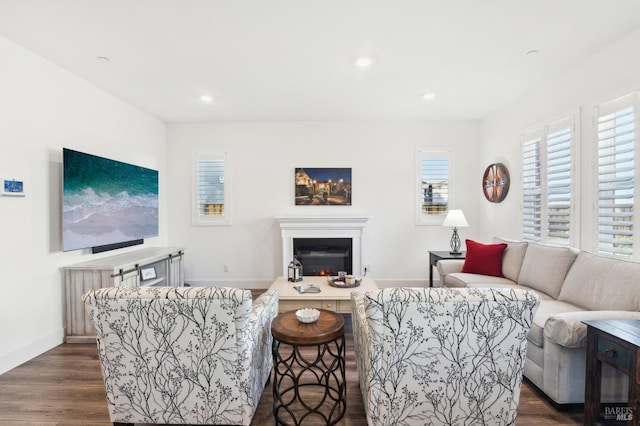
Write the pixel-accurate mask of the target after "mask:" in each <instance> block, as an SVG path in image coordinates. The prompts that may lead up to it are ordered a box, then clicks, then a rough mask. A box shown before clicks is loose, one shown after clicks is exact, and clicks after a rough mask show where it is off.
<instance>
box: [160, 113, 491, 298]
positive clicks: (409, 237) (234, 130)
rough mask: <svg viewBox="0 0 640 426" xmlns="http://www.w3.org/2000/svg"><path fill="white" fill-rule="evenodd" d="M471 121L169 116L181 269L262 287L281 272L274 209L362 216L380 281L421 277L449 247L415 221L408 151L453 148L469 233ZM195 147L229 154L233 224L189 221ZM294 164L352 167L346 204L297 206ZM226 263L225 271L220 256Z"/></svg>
mask: <svg viewBox="0 0 640 426" xmlns="http://www.w3.org/2000/svg"><path fill="white" fill-rule="evenodd" d="M477 134H478V125H477V122H429V123H424V122H410V121H407V122H286V123H223V124H209V123H202V124H193V123H182V124H169V125H168V143H169V151H168V153H169V158H170V161H169V175H170V179H169V196H170V199H171V202H170V205H169V217H170V218H171V221H170V223H169V235H170V243H171V245H184V246H185V247H186V256H185V275H186V280H187V281H188V282H192V283H195V284H201V285H204V284H209V283H211V282H216V283H218V284H226V285H237V286H242V287H247V288H266V287H268V286H269V285H270V284H271V282H272V281H273V279H274V278H275V277H277V276H279V275H282V249H281V237H280V228H279V225H278V223H277V222H276V220H275V217H276V216H279V215H298V214H299V215H314V214H315V215H318V214H319V215H331V214H336V215H340V214H342V215H364V216H368V217H369V222H368V224H367V225H366V227H365V229H364V236H363V261H364V262H365V263H369V264H370V265H371V276H372V277H373V278H375V279H376V280H377V281H378V283H379V284H381V285H398V284H400V283H402V284H405V285H424V283H425V282H426V280H427V279H428V253H427V252H428V250H446V249H449V239H450V237H451V229H449V228H442V227H440V226H416V225H415V224H414V193H415V192H414V191H415V185H414V178H415V174H414V161H415V160H414V155H415V153H414V151H415V148H416V147H434V148H435V147H448V148H451V149H452V150H453V151H454V153H453V155H454V158H453V164H454V170H453V175H454V178H455V191H457V192H456V198H455V199H456V202H455V204H456V205H455V206H454V207H455V208H461V209H463V210H464V212H465V214H466V215H467V219H468V221H469V223H470V224H471V225H472V226H471V227H470V228H464V229H463V230H462V232H461V235H462V238H463V239H464V238H466V237H472V236H473V235H474V234H475V233H476V232H477V224H478V220H479V219H478V215H477V213H476V212H477V201H478V194H481V190H480V177H478V176H477V175H474V174H473V173H469V170H474V169H475V168H476V167H475V164H476V157H477V148H476V146H477ZM194 151H203V152H207V151H210V152H215V151H227V152H229V154H230V156H231V168H232V172H231V174H232V176H231V187H232V191H233V192H232V196H233V225H232V226H230V227H192V226H191V218H190V214H191V209H190V206H191V189H190V188H191V184H190V176H191V175H190V161H191V155H192V153H193V152H194ZM296 167H351V168H352V178H353V201H352V206H340V207H336V206H295V205H294V201H293V194H294V181H293V178H294V170H295V168H296ZM225 264H228V265H229V266H230V272H228V273H225V272H223V269H224V268H223V265H225Z"/></svg>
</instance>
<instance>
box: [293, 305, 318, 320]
mask: <svg viewBox="0 0 640 426" xmlns="http://www.w3.org/2000/svg"><path fill="white" fill-rule="evenodd" d="M319 316H320V311H319V310H317V309H313V308H304V309H298V310H297V311H296V317H298V321H300V322H304V323H311V322H314V321H317V320H318V317H319Z"/></svg>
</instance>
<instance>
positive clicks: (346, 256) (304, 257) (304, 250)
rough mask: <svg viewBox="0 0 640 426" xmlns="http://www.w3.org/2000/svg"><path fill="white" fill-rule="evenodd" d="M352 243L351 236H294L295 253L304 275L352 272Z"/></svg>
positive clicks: (332, 274) (333, 274)
mask: <svg viewBox="0 0 640 426" xmlns="http://www.w3.org/2000/svg"><path fill="white" fill-rule="evenodd" d="M352 244H353V243H352V239H351V238H294V239H293V254H294V255H295V256H296V257H297V258H298V260H299V261H300V263H302V267H303V273H304V275H307V276H309V275H313V276H323V275H326V276H335V275H338V271H346V272H347V274H352V273H353V270H352V265H353V258H352V256H353V247H352Z"/></svg>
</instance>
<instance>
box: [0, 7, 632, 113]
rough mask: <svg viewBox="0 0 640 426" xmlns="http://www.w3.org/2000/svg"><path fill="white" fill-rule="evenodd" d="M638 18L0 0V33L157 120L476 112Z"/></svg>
mask: <svg viewBox="0 0 640 426" xmlns="http://www.w3.org/2000/svg"><path fill="white" fill-rule="evenodd" d="M639 27H640V1H638V0H518V1H516V0H393V1H392V0H0V35H3V36H5V37H6V38H8V39H10V40H13V41H15V42H17V43H18V44H20V45H22V46H24V47H26V48H27V49H29V50H32V51H34V52H36V53H37V54H39V55H41V56H42V57H44V58H46V59H48V60H50V61H51V62H54V63H56V64H58V65H60V66H61V67H64V68H66V69H68V70H70V71H71V72H73V73H75V74H77V75H78V76H80V77H82V78H84V79H86V80H88V81H90V82H92V83H93V84H95V85H96V86H99V87H101V88H103V89H105V90H107V91H109V92H111V93H113V94H115V95H116V96H118V97H120V98H121V99H124V100H125V101H127V102H129V103H131V104H133V105H136V106H138V107H139V108H141V109H142V110H144V111H146V112H148V113H149V114H152V115H154V116H156V117H158V118H160V119H162V120H164V121H168V122H175V121H237V120H240V121H249V120H250V121H253V120H360V119H426V120H460V119H463V120H464V119H478V118H482V117H484V116H486V115H488V114H490V113H491V112H493V111H495V110H496V109H498V108H500V107H502V106H504V105H506V104H507V103H508V102H510V101H512V100H513V99H515V98H517V97H518V96H520V95H522V94H524V93H526V92H528V91H530V90H532V89H533V88H534V87H535V86H536V85H537V84H540V83H541V82H542V81H543V80H544V79H545V78H547V77H549V76H550V75H553V74H555V73H558V72H561V71H562V70H564V69H567V68H568V67H569V66H570V65H572V64H574V63H576V62H577V61H579V60H580V59H581V58H583V57H585V56H588V55H591V54H593V53H594V52H596V51H598V50H600V49H602V48H603V47H604V46H606V45H607V44H609V43H611V42H614V41H615V40H617V39H619V38H621V37H623V36H624V35H625V34H628V33H629V32H631V31H633V30H634V29H636V28H639ZM531 50H538V51H539V53H538V54H533V55H526V52H528V51H531ZM634 54H635V53H634ZM361 55H369V56H371V57H372V58H373V60H374V63H373V65H372V66H371V67H370V68H369V69H366V70H362V69H358V68H357V67H355V65H354V61H355V59H356V58H358V57H359V56H361ZM100 56H103V57H107V58H109V59H110V60H109V61H103V60H99V59H97V58H98V57H100ZM425 92H435V93H436V98H435V99H433V100H431V101H425V100H424V99H423V98H422V95H423V94H424V93H425ZM205 93H206V94H210V95H212V96H213V97H214V102H213V103H211V104H203V103H202V102H200V100H199V97H200V95H201V94H205Z"/></svg>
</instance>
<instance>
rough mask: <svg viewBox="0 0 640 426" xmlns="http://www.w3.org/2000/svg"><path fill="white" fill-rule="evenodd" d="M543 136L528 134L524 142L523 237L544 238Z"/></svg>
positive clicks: (525, 238) (529, 238) (530, 239)
mask: <svg viewBox="0 0 640 426" xmlns="http://www.w3.org/2000/svg"><path fill="white" fill-rule="evenodd" d="M541 144H542V138H541V137H540V136H536V135H528V137H526V139H525V140H524V141H523V143H522V238H523V239H524V240H527V241H541V239H542V208H543V206H542V174H541V173H542V168H541V164H542V153H541Z"/></svg>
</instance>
